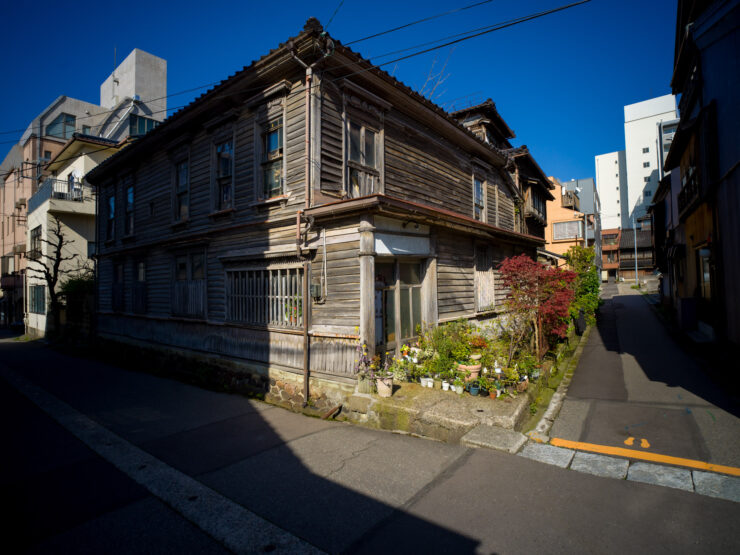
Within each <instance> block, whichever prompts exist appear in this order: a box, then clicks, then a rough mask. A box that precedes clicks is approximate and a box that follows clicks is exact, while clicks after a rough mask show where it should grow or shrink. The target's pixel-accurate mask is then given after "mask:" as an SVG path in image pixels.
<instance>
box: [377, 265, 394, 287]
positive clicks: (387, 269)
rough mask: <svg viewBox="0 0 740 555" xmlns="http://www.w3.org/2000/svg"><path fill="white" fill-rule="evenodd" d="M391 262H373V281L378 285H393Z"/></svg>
mask: <svg viewBox="0 0 740 555" xmlns="http://www.w3.org/2000/svg"><path fill="white" fill-rule="evenodd" d="M393 266H394V264H393V262H376V263H375V282H376V283H378V284H379V285H383V286H387V285H393V284H394V283H395V282H396V280H395V278H394V277H393Z"/></svg>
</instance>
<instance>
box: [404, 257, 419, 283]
mask: <svg viewBox="0 0 740 555" xmlns="http://www.w3.org/2000/svg"><path fill="white" fill-rule="evenodd" d="M399 267H400V270H401V283H402V284H407V285H418V284H420V283H421V265H420V264H419V263H418V262H413V263H402V264H399Z"/></svg>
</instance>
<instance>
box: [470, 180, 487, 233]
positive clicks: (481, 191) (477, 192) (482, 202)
mask: <svg viewBox="0 0 740 555" xmlns="http://www.w3.org/2000/svg"><path fill="white" fill-rule="evenodd" d="M485 187H486V185H485V182H484V181H483V180H482V179H481V178H480V177H478V176H474V177H473V217H474V218H475V219H476V220H479V221H481V222H484V221H486V189H485Z"/></svg>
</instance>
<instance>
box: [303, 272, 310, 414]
mask: <svg viewBox="0 0 740 555" xmlns="http://www.w3.org/2000/svg"><path fill="white" fill-rule="evenodd" d="M308 270H309V262H308V260H304V261H303V303H302V304H303V406H304V407H305V406H307V405H308V381H309V375H308V373H309V357H308V349H309V347H310V339H309V337H308V326H309V324H310V320H311V305H310V299H309V297H308Z"/></svg>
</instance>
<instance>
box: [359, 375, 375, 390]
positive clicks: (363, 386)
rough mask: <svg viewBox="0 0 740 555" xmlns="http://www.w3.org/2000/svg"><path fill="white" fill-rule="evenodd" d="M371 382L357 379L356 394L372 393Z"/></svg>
mask: <svg viewBox="0 0 740 555" xmlns="http://www.w3.org/2000/svg"><path fill="white" fill-rule="evenodd" d="M372 392H373V382H372V380H369V379H367V378H359V379H358V380H357V393H372Z"/></svg>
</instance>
